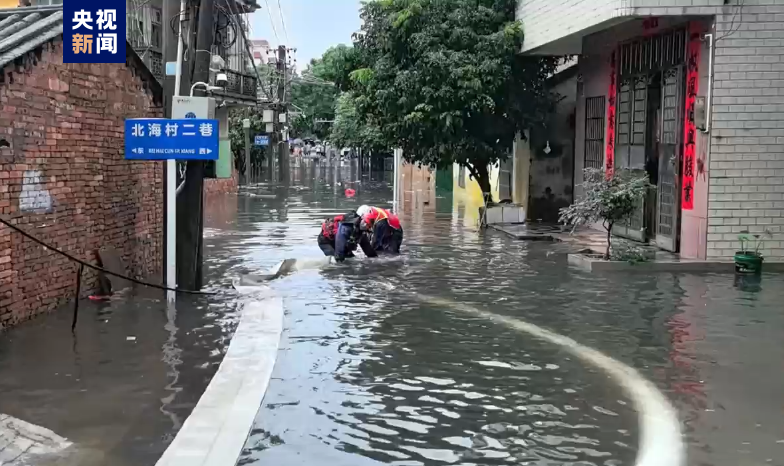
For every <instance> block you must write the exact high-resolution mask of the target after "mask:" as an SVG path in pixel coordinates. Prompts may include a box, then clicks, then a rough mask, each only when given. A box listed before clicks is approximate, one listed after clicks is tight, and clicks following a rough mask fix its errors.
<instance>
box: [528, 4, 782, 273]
mask: <svg viewBox="0 0 784 466" xmlns="http://www.w3.org/2000/svg"><path fill="white" fill-rule="evenodd" d="M589 4H590V8H595V9H596V10H597V11H596V12H594V13H590V14H587V13H585V10H586V9H587V8H589V6H588V5H589ZM741 4H742V5H743V7H742V8H739V7H738V5H739V2H738V0H731V2H730V4H729V5H724V0H615V1H614V2H608V1H606V0H601V1H590V0H564V1H558V2H554V1H552V0H521V2H520V6H519V8H518V14H519V17H520V19H521V20H522V21H523V22H524V25H525V32H526V44H525V47H524V49H525V50H530V49H531V48H534V47H538V46H541V45H543V44H546V43H547V42H550V41H555V40H557V39H560V38H563V37H565V36H567V35H569V34H572V33H575V32H578V31H585V30H586V29H589V28H591V27H593V26H597V25H598V24H599V23H600V22H602V21H604V20H606V19H608V12H609V11H613V12H614V13H613V14H614V15H615V16H623V15H628V16H632V17H645V16H659V17H667V16H679V17H682V16H696V17H699V16H702V17H712V18H715V24H716V32H717V37H719V38H721V39H720V40H719V41H718V42H717V43H716V45H715V60H714V64H715V67H714V86H713V109H712V110H713V117H712V122H713V129H712V131H711V134H710V161H709V164H708V170H707V171H708V176H709V180H710V188H709V201H708V202H709V203H708V232H707V249H708V251H707V255H708V257H709V258H730V257H732V255H733V254H734V253H735V251H736V250H737V249H738V248H739V247H740V244H739V242H738V240H737V237H738V233H739V232H740V231H743V230H748V231H750V232H753V233H763V232H765V231H769V232H770V233H771V234H772V239H769V240H767V241H766V242H765V244H764V247H763V249H762V252H763V254H765V256H766V257H767V258H769V259H770V260H776V261H781V260H784V0H744V1H743V2H741ZM706 91H707V89H706Z"/></svg>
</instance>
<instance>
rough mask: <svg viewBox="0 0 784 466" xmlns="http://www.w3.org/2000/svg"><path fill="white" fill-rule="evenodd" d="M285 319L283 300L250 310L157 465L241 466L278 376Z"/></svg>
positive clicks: (258, 303)
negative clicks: (276, 368) (275, 370)
mask: <svg viewBox="0 0 784 466" xmlns="http://www.w3.org/2000/svg"><path fill="white" fill-rule="evenodd" d="M283 315H284V314H283V300H282V299H281V298H277V297H271V298H268V299H264V300H263V301H254V302H249V303H247V304H246V305H245V306H244V308H243V310H242V316H241V318H240V324H239V326H238V327H237V331H236V332H235V333H234V337H233V338H232V339H231V343H230V344H229V350H228V352H227V353H226V356H225V357H224V358H223V362H221V365H220V367H219V368H218V372H216V373H215V376H214V377H213V378H212V380H211V381H210V384H209V385H208V386H207V390H205V392H204V394H203V395H202V397H201V398H200V399H199V403H198V404H197V405H196V408H194V410H193V412H192V413H191V415H190V416H189V417H188V419H187V420H186V421H185V424H184V425H183V426H182V429H180V432H179V433H178V434H177V437H175V439H174V441H173V442H172V443H171V445H169V448H167V449H166V452H165V453H164V454H163V456H162V457H161V458H160V459H159V460H158V462H157V463H156V466H227V465H229V466H230V465H234V464H236V462H237V458H239V456H240V453H241V452H242V447H243V445H244V444H245V440H246V439H247V437H248V433H249V432H250V429H251V427H252V425H253V420H254V419H255V417H256V412H257V411H258V408H259V407H260V406H261V403H262V401H263V400H264V395H265V393H266V392H267V386H268V385H269V381H270V378H271V377H272V369H273V368H274V366H275V360H276V359H277V355H278V347H279V346H280V337H281V334H282V332H283Z"/></svg>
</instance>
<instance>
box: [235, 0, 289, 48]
mask: <svg viewBox="0 0 784 466" xmlns="http://www.w3.org/2000/svg"><path fill="white" fill-rule="evenodd" d="M229 3H231V2H229ZM264 3H265V4H267V15H269V19H270V24H271V25H272V32H273V33H274V34H275V40H277V41H278V44H280V37H278V30H277V29H276V28H275V21H273V20H272V11H271V10H270V6H269V0H264Z"/></svg>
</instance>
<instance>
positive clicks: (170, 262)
mask: <svg viewBox="0 0 784 466" xmlns="http://www.w3.org/2000/svg"><path fill="white" fill-rule="evenodd" d="M187 6H188V5H187V0H181V1H180V15H179V16H178V17H177V19H178V21H177V23H178V24H179V29H178V32H177V71H176V72H175V75H174V96H175V97H178V96H179V95H180V85H181V83H182V56H183V44H182V18H184V17H185V10H186V9H187ZM166 286H167V287H168V288H171V289H176V288H177V160H175V159H170V160H167V161H166ZM176 295H177V294H176V293H175V292H174V291H167V292H166V300H167V301H168V302H170V303H173V302H174V301H175V300H176Z"/></svg>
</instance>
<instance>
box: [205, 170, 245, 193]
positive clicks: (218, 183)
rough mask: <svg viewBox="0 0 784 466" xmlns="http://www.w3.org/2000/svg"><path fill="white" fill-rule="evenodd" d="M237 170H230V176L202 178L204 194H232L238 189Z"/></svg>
mask: <svg viewBox="0 0 784 466" xmlns="http://www.w3.org/2000/svg"><path fill="white" fill-rule="evenodd" d="M237 177H238V175H237V171H236V170H232V171H231V178H207V179H206V180H204V194H205V195H208V194H234V193H236V192H237V189H238V184H239V183H238V181H237Z"/></svg>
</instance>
